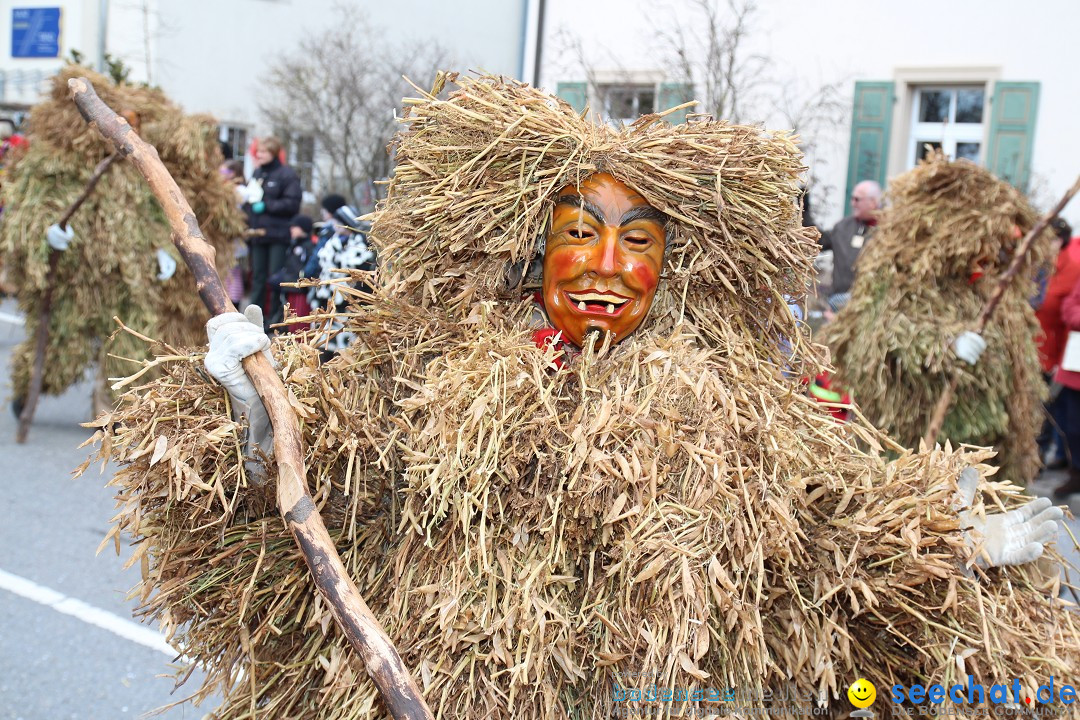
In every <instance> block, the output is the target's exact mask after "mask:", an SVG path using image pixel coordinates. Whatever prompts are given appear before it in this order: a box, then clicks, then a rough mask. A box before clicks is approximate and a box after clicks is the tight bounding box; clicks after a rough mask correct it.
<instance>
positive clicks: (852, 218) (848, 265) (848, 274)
mask: <svg viewBox="0 0 1080 720" xmlns="http://www.w3.org/2000/svg"><path fill="white" fill-rule="evenodd" d="M880 207H881V186H880V185H878V184H877V183H876V182H874V181H873V180H863V181H862V182H860V183H859V184H858V185H856V186H855V189H854V190H852V191H851V215H848V216H847V217H846V218H844V219H843V220H841V221H840V222H838V223H836V226H835V227H833V229H832V230H830V231H829V232H827V233H824V234H822V236H821V249H822V250H832V252H833V271H832V288H831V289H830V292H829V305H830V307H831V308H832V311H833V312H839V310H840V308H842V307H843V306H844V305H846V304H847V301H848V300H849V299H850V297H851V295H850V293H851V285H852V283H853V282H854V281H855V260H856V259H857V258H858V257H859V253H860V252H861V251H862V249H863V246H864V245H865V244H866V241H867V240H869V239H870V235H871V233H872V232H873V230H874V226H876V225H877V211H878V208H880Z"/></svg>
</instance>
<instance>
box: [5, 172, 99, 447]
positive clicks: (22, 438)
mask: <svg viewBox="0 0 1080 720" xmlns="http://www.w3.org/2000/svg"><path fill="white" fill-rule="evenodd" d="M114 160H116V153H113V154H112V155H110V156H109V157H107V158H105V159H104V160H102V161H101V162H99V163H98V164H97V167H96V168H94V173H93V174H92V175H91V176H90V180H89V181H88V182H87V183H86V187H85V188H83V191H82V194H81V195H79V197H77V198H75V202H73V203H71V205H70V206H69V207H68V209H67V210H65V211H64V214H63V215H61V216H60V220H58V221H57V223H56V224H57V225H59V226H60V227H61V228H63V229H64V230H66V229H67V226H68V223H69V222H71V218H72V216H74V215H75V212H76V211H77V210H78V209H79V208H80V207H82V204H83V203H84V202H86V198H88V197H90V193H92V192H93V191H94V188H95V187H96V186H97V184H98V180H100V179H101V176H102V175H104V174H105V171H106V170H108V169H109V168H110V167H112V164H113V161H114ZM63 254H64V251H63V250H57V249H56V248H49V270H48V272H46V273H45V295H44V296H43V297H42V298H41V305H39V306H38V323H37V330H36V331H35V334H34V365H33V367H32V368H31V369H30V385H29V387H28V388H27V391H26V398H25V399H24V400H23V406H22V410H21V411H20V412H19V427H18V429H16V431H15V442H17V443H19V444H20V445H21V444H22V443H24V442H26V435H27V433H28V432H30V423H32V422H33V421H34V412H35V411H36V410H37V404H38V398H39V397H41V385H42V382H43V379H44V377H45V349H46V348H47V347H48V346H49V323H50V322H52V299H53V290H54V289H55V288H56V266H57V265H59V264H60V256H61V255H63Z"/></svg>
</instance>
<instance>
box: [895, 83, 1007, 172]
mask: <svg viewBox="0 0 1080 720" xmlns="http://www.w3.org/2000/svg"><path fill="white" fill-rule="evenodd" d="M1001 76H1002V68H1001V67H1000V66H997V65H936V66H935V65H930V66H918V67H912V66H908V67H894V68H893V73H892V79H893V81H894V82H895V83H896V85H895V87H894V93H895V95H896V99H897V102H896V103H895V104H894V105H893V116H892V124H891V126H892V132H890V133H889V163H888V165H887V166H886V171H885V176H886V177H887V178H891V177H893V176H895V175H899V174H900V173H902V172H906V171H907V170H909V169H911V165H910V158H911V157H913V155H912V153H911V118H912V117H914V115H913V114H912V113H913V111H912V109H911V106H912V105H913V104H914V103H913V102H912V99H913V98H914V97H915V93H913V92H912V89H913V88H916V87H928V86H934V85H947V86H957V85H983V86H985V87H986V88H987V91H988V92H991V91H992V90H993V88H994V83H995V82H997V81H998V80H1000V79H1001ZM987 112H988V111H987V109H986V107H985V106H984V108H983V130H984V133H983V138H982V140H981V142H982V146H983V148H986V147H987V145H986V144H987V143H988V142H989V141H990V122H989V116H988V115H987ZM983 157H985V154H984V155H983Z"/></svg>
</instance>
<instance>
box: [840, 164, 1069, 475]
mask: <svg viewBox="0 0 1080 720" xmlns="http://www.w3.org/2000/svg"><path fill="white" fill-rule="evenodd" d="M889 198H890V200H891V204H890V206H889V207H888V209H886V210H885V211H884V213H883V214H882V216H881V219H880V222H879V225H878V229H877V232H876V233H875V234H874V240H873V242H871V243H869V244H868V245H867V247H866V250H865V251H864V252H863V253H862V255H861V256H860V258H859V263H858V275H857V277H856V280H855V286H854V287H853V288H852V300H851V302H850V303H849V304H848V305H847V306H845V308H844V309H843V310H842V311H841V312H840V314H839V315H838V316H837V318H836V320H835V321H834V322H832V323H830V324H829V325H828V326H826V328H825V331H824V334H823V335H822V338H821V339H822V341H823V342H825V343H826V344H827V345H828V346H829V348H830V349H831V350H832V353H833V360H834V362H835V363H836V366H837V370H838V371H837V381H838V383H839V384H840V385H841V386H842V387H844V388H845V389H846V390H848V391H850V392H851V394H852V397H853V398H854V401H855V402H856V403H857V404H858V405H859V407H860V408H861V409H862V411H863V412H864V413H865V414H866V417H867V419H868V420H870V422H872V423H873V424H875V425H877V426H878V427H880V428H881V429H883V430H885V431H886V432H888V433H889V434H890V435H892V437H893V438H894V439H896V440H898V441H899V442H900V443H902V444H903V445H906V446H907V447H916V446H917V445H918V442H919V439H920V438H921V437H922V436H923V433H925V432H926V427H927V423H928V422H929V420H930V416H931V414H932V413H933V409H934V405H935V403H936V402H937V399H938V397H939V396H940V395H941V392H942V390H943V389H944V387H945V386H946V385H947V384H948V382H949V377H950V375H951V373H952V372H953V371H954V369H955V368H957V367H959V369H960V370H961V373H962V374H961V379H960V384H959V386H958V388H957V391H956V396H955V398H954V400H953V403H952V405H951V406H950V409H949V413H948V415H947V416H946V418H945V424H944V426H943V428H942V431H941V436H940V437H939V440H940V441H943V440H944V439H946V438H947V439H949V440H951V441H952V442H953V443H971V444H976V445H987V446H993V447H994V448H995V449H996V450H997V451H998V457H997V459H996V460H995V464H999V465H1000V467H1001V473H1000V475H1001V477H1003V478H1004V479H1008V480H1011V481H1013V482H1016V483H1020V484H1027V483H1028V482H1030V481H1031V480H1032V479H1033V478H1034V477H1035V474H1036V473H1037V472H1038V471H1039V466H1040V463H1039V455H1038V446H1037V444H1036V436H1037V435H1038V432H1039V429H1040V428H1041V426H1042V422H1043V411H1042V402H1043V399H1044V397H1045V393H1046V384H1045V382H1043V379H1042V376H1041V374H1040V370H1039V362H1038V356H1037V354H1036V349H1035V336H1036V334H1037V333H1038V332H1039V326H1038V323H1037V322H1036V320H1035V313H1034V311H1033V309H1032V307H1031V303H1030V302H1029V299H1030V298H1032V297H1034V296H1035V295H1036V293H1037V289H1036V287H1035V283H1034V275H1035V270H1036V268H1038V267H1039V266H1040V265H1041V264H1042V263H1044V262H1045V259H1046V257H1047V256H1048V252H1049V245H1048V243H1049V234H1047V235H1044V236H1042V237H1040V238H1039V239H1038V240H1037V241H1036V243H1035V245H1034V246H1033V250H1032V252H1031V254H1030V256H1029V258H1028V259H1027V261H1026V262H1025V264H1024V265H1023V266H1022V267H1021V270H1020V273H1019V274H1018V275H1017V277H1016V278H1015V280H1014V281H1013V282H1012V284H1011V285H1010V287H1009V289H1008V291H1007V292H1006V294H1005V296H1004V297H1003V298H1002V301H1001V304H1000V305H999V306H998V308H997V311H996V312H995V314H994V316H993V317H992V318H991V320H990V324H989V325H988V326H987V328H986V331H985V332H984V333H983V336H984V338H985V339H986V343H987V349H986V351H985V352H984V353H983V356H982V357H981V358H980V359H979V362H978V364H977V365H975V366H974V367H970V366H968V365H966V364H965V363H963V362H962V361H960V360H958V359H957V358H956V356H955V355H954V354H953V352H952V349H951V345H952V341H953V340H954V339H955V338H956V336H957V335H959V334H960V333H961V332H963V331H964V330H969V329H971V328H972V327H974V325H975V322H976V320H977V319H978V317H979V313H980V311H981V310H982V307H983V305H984V304H985V303H986V301H987V299H988V298H989V297H990V294H991V293H992V292H993V289H994V286H995V285H996V283H997V278H998V276H999V275H1000V274H1001V273H1002V272H1003V271H1004V270H1005V268H1006V267H1007V266H1008V264H1009V262H1010V261H1011V260H1012V251H1013V250H1014V249H1015V246H1016V244H1017V242H1018V241H1019V236H1020V235H1021V234H1023V233H1026V232H1027V231H1028V230H1029V229H1030V228H1031V227H1032V226H1033V225H1034V224H1035V222H1036V220H1037V219H1038V217H1037V215H1036V213H1035V211H1034V210H1033V209H1032V208H1031V206H1030V205H1029V204H1028V202H1027V200H1026V199H1025V198H1024V196H1023V195H1021V194H1020V192H1018V191H1017V190H1016V189H1015V188H1013V187H1012V186H1011V185H1009V184H1007V183H1005V182H1004V181H1002V180H999V179H998V178H996V177H995V176H994V175H993V174H991V173H990V172H989V171H988V170H986V169H984V168H981V167H978V166H977V165H975V164H973V163H971V162H968V161H966V160H958V161H955V162H950V161H949V160H947V159H946V158H945V157H944V156H943V155H941V154H935V155H933V156H931V157H930V158H928V159H927V160H926V161H924V162H922V163H921V164H920V165H919V166H918V167H916V168H915V169H914V170H911V171H910V172H907V173H905V174H903V175H901V176H899V177H897V178H896V179H894V180H893V181H892V182H891V183H890V185H889ZM976 271H978V272H980V273H981V277H979V276H977V275H975V274H974V273H975V272H976Z"/></svg>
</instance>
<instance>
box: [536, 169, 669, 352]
mask: <svg viewBox="0 0 1080 720" xmlns="http://www.w3.org/2000/svg"><path fill="white" fill-rule="evenodd" d="M665 221H666V218H665V216H664V214H663V213H661V212H660V211H659V210H657V209H656V208H654V207H652V206H651V205H649V203H647V202H646V201H645V198H643V197H641V196H640V195H638V194H637V193H636V192H634V191H633V190H631V189H630V188H628V187H627V186H626V185H624V184H622V183H621V182H619V181H618V180H616V179H615V178H613V177H612V176H611V175H608V174H606V173H598V174H596V175H593V176H591V177H589V178H588V179H587V180H586V181H585V182H583V183H582V184H581V187H580V188H578V187H576V186H573V185H568V186H566V187H565V188H563V189H562V190H560V191H559V194H558V195H557V196H556V202H555V210H554V213H553V216H552V220H551V231H550V233H549V235H548V237H547V246H546V250H545V252H544V282H543V289H544V304H545V308H546V310H547V313H548V317H549V318H550V319H551V323H552V324H553V325H554V326H555V328H556V329H557V330H561V331H562V333H563V338H564V339H565V340H566V341H568V342H572V343H573V344H575V345H577V346H578V347H581V346H582V344H583V341H584V339H585V336H586V335H587V334H588V333H589V332H591V331H593V330H597V331H600V332H601V333H611V334H612V341H613V342H618V341H620V340H623V339H625V338H626V337H627V336H628V335H630V333H632V332H634V330H636V329H637V327H638V325H640V324H641V321H642V320H644V319H645V316H646V315H647V314H648V312H649V307H650V306H651V305H652V301H653V296H654V295H655V294H656V286H657V284H658V283H659V282H660V271H661V270H662V269H663V264H664V223H665Z"/></svg>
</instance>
